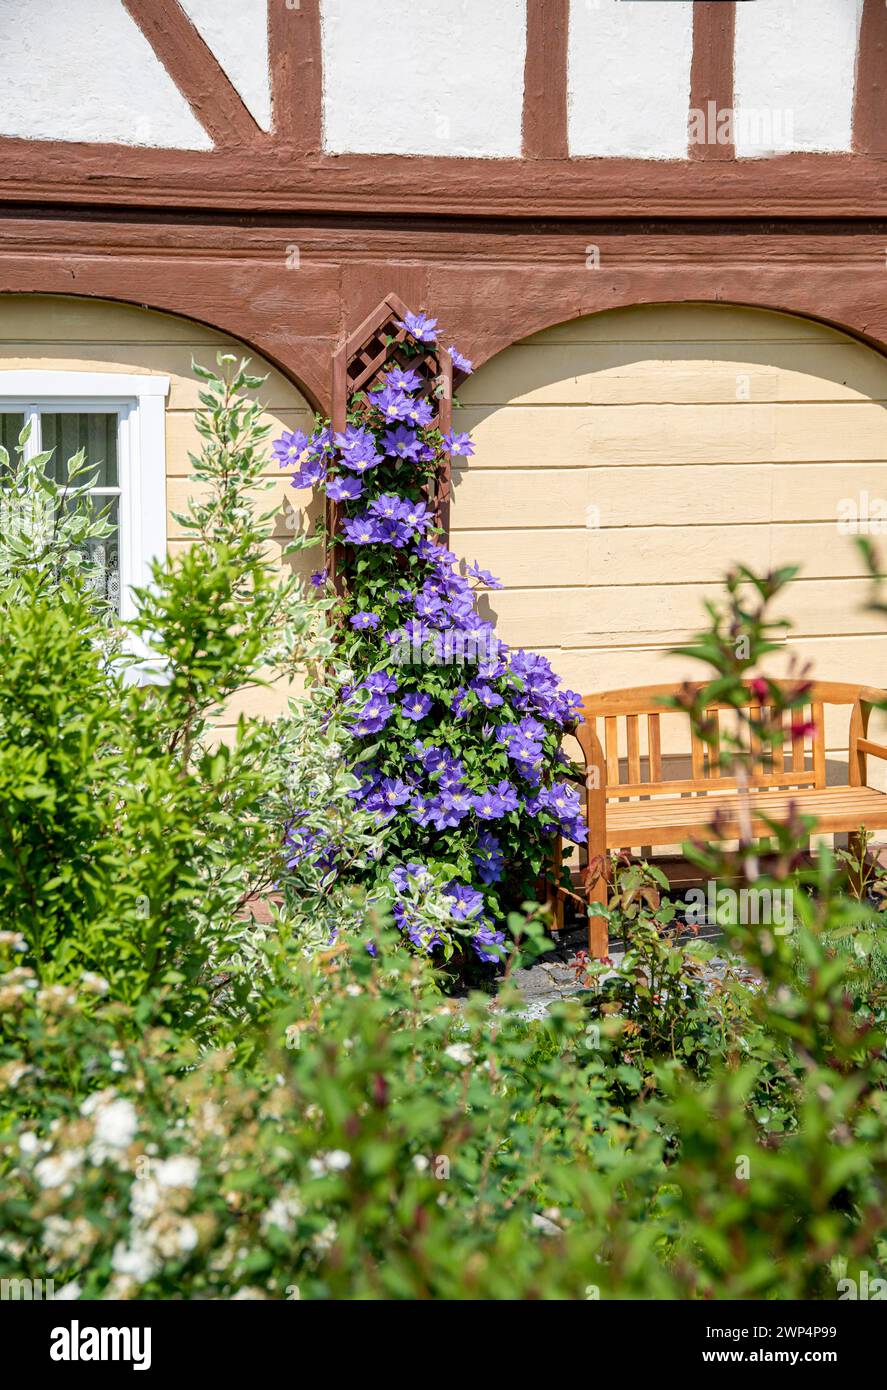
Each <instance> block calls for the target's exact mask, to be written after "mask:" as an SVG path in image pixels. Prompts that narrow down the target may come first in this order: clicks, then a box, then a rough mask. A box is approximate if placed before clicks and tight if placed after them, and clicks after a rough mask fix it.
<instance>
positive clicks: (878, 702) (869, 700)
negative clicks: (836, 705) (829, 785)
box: [848, 685, 887, 787]
mask: <svg viewBox="0 0 887 1390" xmlns="http://www.w3.org/2000/svg"><path fill="white" fill-rule="evenodd" d="M879 707H882V708H887V691H884V690H878V689H876V688H875V687H874V686H867V685H864V686H861V687H860V691H859V699H858V700H857V702H856V704H855V705H854V706H853V713H852V714H851V716H850V749H849V758H848V764H849V769H850V785H851V786H854V787H864V786H865V785H866V783H867V771H866V761H865V760H866V757H867V756H869V755H871V757H873V758H887V748H885V747H884V745H883V744H880V743H873V742H872V740H871V739H870V738H869V737H868V732H869V716H870V715H871V712H872V710H873V709H876V708H879Z"/></svg>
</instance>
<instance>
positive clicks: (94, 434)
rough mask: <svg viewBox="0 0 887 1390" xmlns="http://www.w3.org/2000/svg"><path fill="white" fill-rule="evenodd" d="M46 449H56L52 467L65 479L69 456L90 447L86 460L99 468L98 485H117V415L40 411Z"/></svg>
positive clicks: (41, 428) (56, 475)
mask: <svg viewBox="0 0 887 1390" xmlns="http://www.w3.org/2000/svg"><path fill="white" fill-rule="evenodd" d="M40 432H41V436H42V441H43V448H44V449H54V450H55V452H54V454H53V456H52V461H51V462H50V465H49V467H50V469H51V470H52V472H53V474H54V476H55V477H56V478H58V479H59V480H60V481H64V479H65V478H66V476H67V471H68V469H67V464H68V459H69V458H70V457H71V455H72V454H76V453H77V450H78V449H85V450H86V462H87V463H88V464H89V465H90V467H91V468H97V469H98V476H97V478H96V487H117V486H118V476H117V416H116V414H114V415H108V414H104V413H102V414H88V415H87V414H81V413H79V412H78V413H77V414H70V415H69V414H68V413H67V412H65V413H64V414H56V412H55V411H41V412H40Z"/></svg>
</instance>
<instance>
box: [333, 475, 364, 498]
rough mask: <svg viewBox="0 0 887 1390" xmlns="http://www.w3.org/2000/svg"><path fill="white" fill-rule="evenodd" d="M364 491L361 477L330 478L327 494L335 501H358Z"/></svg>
mask: <svg viewBox="0 0 887 1390" xmlns="http://www.w3.org/2000/svg"><path fill="white" fill-rule="evenodd" d="M362 492H363V483H362V482H361V481H360V479H359V478H330V480H329V482H328V483H327V485H326V495H327V497H329V498H330V499H331V500H332V501H333V502H356V501H357V499H358V497H359V496H360V495H361V493H362Z"/></svg>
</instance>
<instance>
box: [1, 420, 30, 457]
mask: <svg viewBox="0 0 887 1390" xmlns="http://www.w3.org/2000/svg"><path fill="white" fill-rule="evenodd" d="M24 428H25V417H24V415H13V414H4V413H3V412H0V444H2V446H3V448H4V449H5V450H6V452H7V453H8V454H9V457H10V461H12V460H13V458H14V450H15V446H16V445H17V444H18V437H19V435H20V434H21V432H22V430H23V429H24Z"/></svg>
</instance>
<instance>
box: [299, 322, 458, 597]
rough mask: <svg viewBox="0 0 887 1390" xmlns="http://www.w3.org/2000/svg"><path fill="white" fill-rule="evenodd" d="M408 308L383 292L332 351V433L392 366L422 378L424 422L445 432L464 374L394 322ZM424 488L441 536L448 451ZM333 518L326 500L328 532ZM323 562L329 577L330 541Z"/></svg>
mask: <svg viewBox="0 0 887 1390" xmlns="http://www.w3.org/2000/svg"><path fill="white" fill-rule="evenodd" d="M407 313H409V310H408V309H407V306H406V305H405V304H404V302H403V300H402V299H400V298H398V296H397V295H396V294H388V295H386V296H385V298H384V299H383V300H382V302H381V304H379V305H378V307H377V308H376V309H374V310H373V312H372V313H371V314H370V315H369V316H368V317H367V318H366V319H364V321H363V323H362V324H361V325H360V327H359V328H357V329H355V331H354V332H353V333H352V334H351V335H350V336H349V337H348V339H347V340H346V341H345V342H344V343H343V345H342V346H341V347H340V348H339V350H338V352H337V353H336V354H335V356H334V357H333V392H332V398H333V417H332V419H333V429H334V430H335V431H336V432H337V433H338V432H340V431H342V430H344V429H345V425H346V423H347V417H348V409H349V404H350V402H351V400H352V398H353V397H354V396H356V395H357V394H358V393H359V392H361V391H368V390H373V389H375V388H376V387H377V386H380V385H381V384H382V381H383V379H384V377H385V376H386V375H387V374H388V372H390V371H391V370H392V369H393V368H394V367H403V368H405V369H406V368H411V369H412V370H413V371H414V372H417V373H418V374H419V376H420V377H421V378H422V386H421V387H420V394H421V395H422V396H424V397H425V399H426V400H428V401H429V402H430V404H431V407H432V409H433V411H434V418H433V420H432V422H431V425H430V427H429V428H438V429H440V430H441V431H442V432H443V433H444V434H445V433H446V432H447V431H448V430H449V429H450V428H451V425H452V418H453V388H454V385H456V386H458V385H459V383H460V382H461V381H463V380H464V373H461V372H458V371H456V372H454V370H453V361H452V358H451V357H450V354H449V353H448V352H446V351H445V350H444V348H443V347H442V346H441V345H440V344H437V343H420V344H415V340H414V339H412V338H411V337H410V335H409V334H408V333H407V332H406V331H405V330H404V329H403V328H398V326H397V320H398V319H400V320H403V319H404V317H405V315H406V314H407ZM407 341H409V342H410V343H411V344H412V345H414V346H418V347H420V348H421V349H423V350H422V352H421V355H420V354H419V353H416V352H412V353H410V352H407V351H406V349H405V347H404V344H405V343H406V342H407ZM426 493H427V498H428V502H429V503H430V504H431V506H432V508H433V511H434V517H435V521H436V523H437V525H438V526H440V527H441V528H442V530H443V539H444V540H446V539H447V538H448V537H449V528H450V458H449V455H446V456H444V457H443V458H442V460H441V465H440V467H439V468H438V470H437V473H436V475H435V477H434V479H433V480H432V482H431V485H430V487H428V488H426ZM338 520H339V518H338V508H337V506H336V504H335V503H334V502H330V501H327V514H326V523H327V535H328V536H333V535H335V533H336V531H337V529H338ZM327 565H328V568H329V570H330V575H331V577H332V578H333V579H335V568H334V567H335V549H334V547H329V548H328V553H327Z"/></svg>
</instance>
